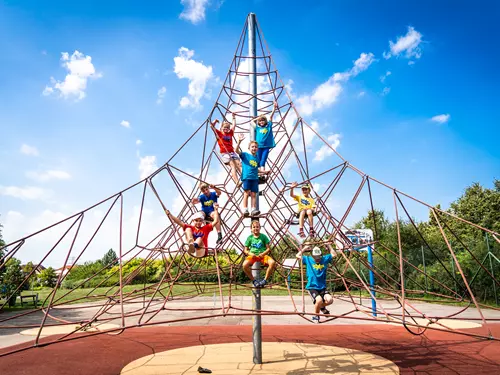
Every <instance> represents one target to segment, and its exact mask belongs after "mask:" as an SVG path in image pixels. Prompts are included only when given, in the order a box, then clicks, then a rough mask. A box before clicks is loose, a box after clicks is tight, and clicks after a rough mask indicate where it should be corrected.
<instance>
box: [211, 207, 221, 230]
mask: <svg viewBox="0 0 500 375" xmlns="http://www.w3.org/2000/svg"><path fill="white" fill-rule="evenodd" d="M210 217H211V218H212V219H214V220H215V211H212V212H210ZM215 230H217V233H220V232H221V229H220V220H219V222H218V223H217V225H216V226H215Z"/></svg>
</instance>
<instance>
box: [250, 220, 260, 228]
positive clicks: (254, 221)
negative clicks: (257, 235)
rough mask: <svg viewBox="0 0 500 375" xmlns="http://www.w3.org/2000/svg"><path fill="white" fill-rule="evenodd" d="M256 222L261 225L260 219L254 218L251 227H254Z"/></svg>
mask: <svg viewBox="0 0 500 375" xmlns="http://www.w3.org/2000/svg"><path fill="white" fill-rule="evenodd" d="M255 223H257V224H259V227H260V221H259V220H258V219H254V220H252V222H251V223H250V228H251V227H252V226H253V225H254V224H255Z"/></svg>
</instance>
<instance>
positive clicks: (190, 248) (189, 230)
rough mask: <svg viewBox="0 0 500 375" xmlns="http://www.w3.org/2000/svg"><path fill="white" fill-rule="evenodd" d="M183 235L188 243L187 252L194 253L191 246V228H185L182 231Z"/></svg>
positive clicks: (192, 240)
mask: <svg viewBox="0 0 500 375" xmlns="http://www.w3.org/2000/svg"><path fill="white" fill-rule="evenodd" d="M184 235H185V236H186V242H187V243H188V245H189V250H188V253H189V254H194V252H195V248H194V246H193V242H194V237H193V230H192V229H191V228H186V230H185V231H184Z"/></svg>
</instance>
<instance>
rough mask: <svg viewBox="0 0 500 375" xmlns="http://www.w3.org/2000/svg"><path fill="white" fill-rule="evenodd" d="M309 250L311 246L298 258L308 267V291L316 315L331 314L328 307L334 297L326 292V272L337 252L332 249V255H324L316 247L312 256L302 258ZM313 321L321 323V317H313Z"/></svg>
mask: <svg viewBox="0 0 500 375" xmlns="http://www.w3.org/2000/svg"><path fill="white" fill-rule="evenodd" d="M308 249H309V246H306V247H305V248H304V249H303V250H302V251H301V252H299V253H298V254H297V258H299V259H300V258H302V263H303V264H304V265H305V266H306V275H307V284H306V289H307V291H308V292H309V294H310V295H311V297H312V300H313V303H314V312H315V314H319V313H320V311H321V312H322V313H323V314H330V312H329V311H328V310H327V309H326V306H328V305H331V304H332V303H333V297H332V296H331V294H330V292H328V290H326V271H327V269H328V264H329V263H330V262H331V261H332V259H333V255H336V252H335V250H334V249H333V247H332V248H331V253H330V254H328V255H322V254H321V249H320V248H319V247H317V246H316V247H314V248H313V249H312V256H307V255H306V256H302V253H303V252H305V251H307V250H308ZM312 321H313V323H319V315H315V316H313V317H312Z"/></svg>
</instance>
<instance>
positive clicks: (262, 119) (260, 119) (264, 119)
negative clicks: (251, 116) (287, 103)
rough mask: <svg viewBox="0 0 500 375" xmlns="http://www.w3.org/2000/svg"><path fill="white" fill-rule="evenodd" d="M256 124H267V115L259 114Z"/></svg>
mask: <svg viewBox="0 0 500 375" xmlns="http://www.w3.org/2000/svg"><path fill="white" fill-rule="evenodd" d="M257 124H258V125H259V126H266V125H267V117H266V116H260V117H259V119H258V120H257Z"/></svg>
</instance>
